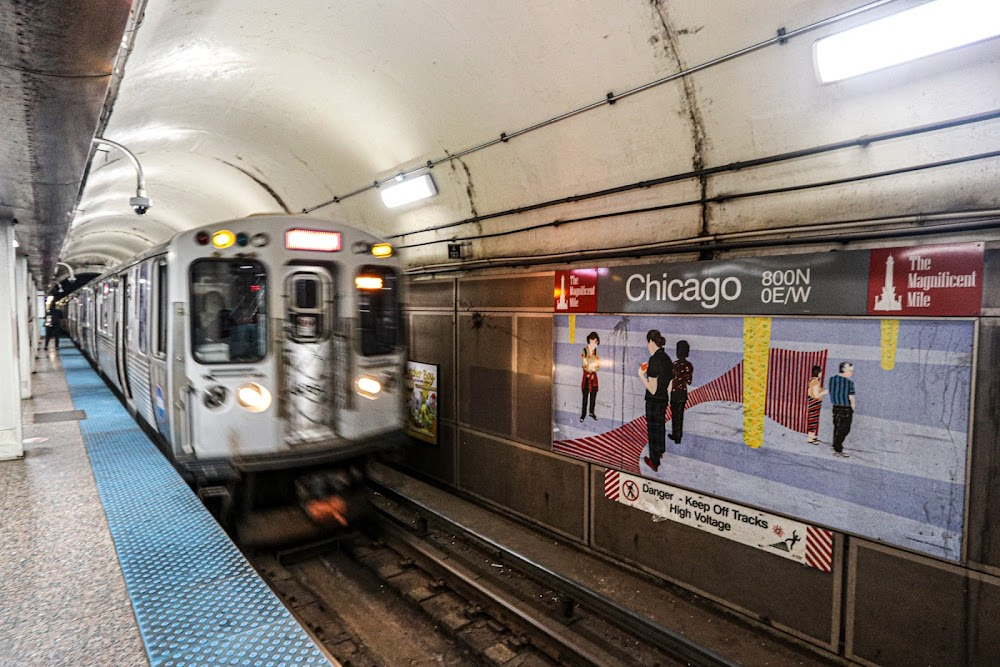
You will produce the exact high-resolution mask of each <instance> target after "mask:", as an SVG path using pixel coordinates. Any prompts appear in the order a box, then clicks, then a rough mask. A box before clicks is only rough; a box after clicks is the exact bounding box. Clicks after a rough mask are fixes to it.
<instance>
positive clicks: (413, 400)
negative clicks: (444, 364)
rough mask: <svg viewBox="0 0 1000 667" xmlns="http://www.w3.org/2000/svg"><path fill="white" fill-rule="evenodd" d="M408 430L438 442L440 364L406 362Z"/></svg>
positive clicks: (425, 440)
mask: <svg viewBox="0 0 1000 667" xmlns="http://www.w3.org/2000/svg"><path fill="white" fill-rule="evenodd" d="M406 387H407V396H408V397H409V398H408V399H407V420H406V431H407V433H409V434H410V435H411V436H413V437H414V438H417V439H419V440H423V441H424V442H429V443H430V444H432V445H436V444H438V428H437V427H438V366H437V364H424V363H421V362H419V361H408V362H406Z"/></svg>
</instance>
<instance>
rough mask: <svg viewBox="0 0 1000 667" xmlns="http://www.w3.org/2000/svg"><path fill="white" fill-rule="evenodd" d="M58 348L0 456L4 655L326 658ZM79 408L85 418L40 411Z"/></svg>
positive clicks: (316, 666)
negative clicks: (11, 443) (10, 456)
mask: <svg viewBox="0 0 1000 667" xmlns="http://www.w3.org/2000/svg"><path fill="white" fill-rule="evenodd" d="M61 353H62V354H61V356H60V355H59V353H54V352H53V353H44V355H45V356H44V358H42V359H39V362H40V363H39V366H38V373H37V375H35V376H34V380H33V382H34V387H33V389H34V394H35V397H34V398H33V399H31V400H29V401H24V402H23V406H24V415H23V419H22V421H23V423H24V427H25V430H24V437H25V439H26V441H27V442H26V443H25V457H24V459H22V460H18V461H3V462H0V545H2V551H0V666H2V667H6V666H7V665H18V666H20V665H73V666H90V665H116V666H117V665H151V667H191V666H193V665H247V666H257V665H260V666H261V667H279V666H285V665H287V666H289V667H291V666H292V665H305V666H310V667H320V666H321V665H330V662H328V660H327V658H326V656H325V655H324V653H323V652H322V650H321V649H319V648H318V647H317V646H316V645H315V644H313V642H312V641H311V640H310V639H309V637H308V636H307V635H306V633H305V631H304V630H303V629H302V628H301V627H300V626H299V625H298V624H297V623H296V622H295V620H294V618H292V616H291V614H290V613H289V612H288V611H287V609H285V608H284V606H283V605H282V604H281V602H280V601H279V600H278V599H277V597H275V595H274V594H273V593H272V592H271V591H270V589H268V587H267V585H266V584H264V583H263V581H261V580H260V578H259V577H258V576H257V574H256V573H255V572H254V571H253V569H252V568H251V567H250V565H249V564H248V563H247V562H246V559H245V558H243V556H242V554H240V553H239V551H238V550H237V549H236V547H235V546H234V545H233V544H232V542H230V541H229V539H228V537H227V536H226V535H225V533H224V532H223V531H222V529H221V528H220V527H219V526H218V524H216V523H215V521H214V520H213V519H212V518H211V516H210V515H209V514H208V512H207V511H206V510H205V508H204V507H202V506H201V504H200V503H199V502H198V501H197V499H196V497H195V495H194V493H193V492H192V491H191V490H190V489H189V488H188V487H187V485H186V484H184V482H183V480H181V478H180V476H179V475H178V474H177V473H176V471H174V469H173V468H172V466H171V465H170V464H169V462H167V461H166V459H164V458H163V456H162V455H161V454H160V452H159V451H158V450H157V449H156V447H155V446H154V445H153V443H151V442H150V441H149V439H148V438H147V437H146V435H145V434H144V433H143V432H142V430H141V429H139V428H138V426H137V425H136V423H135V422H134V421H133V420H132V418H131V417H130V416H129V415H128V413H127V411H125V409H124V408H123V407H122V405H121V404H120V402H118V400H117V399H116V398H115V397H114V395H113V394H112V393H111V392H110V390H109V389H108V388H107V387H106V386H105V385H104V384H103V382H102V381H101V380H100V378H99V377H98V376H97V375H96V374H95V373H94V372H93V370H92V369H91V368H90V366H89V365H88V364H87V362H86V360H85V359H84V358H83V356H82V355H81V354H80V353H79V352H78V351H77V350H76V349H74V348H68V349H67V348H66V347H64V348H63V349H62V350H61ZM71 397H72V398H71ZM74 409H76V410H82V411H84V412H85V413H86V419H85V420H83V421H47V422H46V423H42V424H39V423H37V422H38V421H39V420H38V419H37V417H39V416H40V415H42V414H43V413H53V412H66V413H67V414H61V415H53V414H48V417H49V418H50V419H60V418H70V419H71V418H72V417H73V416H74V415H73V414H72V413H70V411H72V410H74ZM76 416H77V417H78V416H80V415H79V413H77V415H76ZM32 439H44V441H42V442H31V440H32ZM102 503H103V504H102Z"/></svg>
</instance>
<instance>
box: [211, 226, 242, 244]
mask: <svg viewBox="0 0 1000 667" xmlns="http://www.w3.org/2000/svg"><path fill="white" fill-rule="evenodd" d="M234 243H236V235H235V234H233V233H232V232H231V231H229V230H228V229H223V230H220V231H218V232H215V233H214V234H212V245H214V246H215V247H216V248H228V247H229V246H231V245H233V244H234Z"/></svg>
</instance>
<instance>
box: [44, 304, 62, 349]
mask: <svg viewBox="0 0 1000 667" xmlns="http://www.w3.org/2000/svg"><path fill="white" fill-rule="evenodd" d="M61 328H62V311H61V310H59V308H58V307H57V306H55V305H53V306H52V307H51V308H49V315H48V317H46V318H45V349H46V350H47V349H49V341H50V340H53V339H55V342H56V345H55V349H57V350H58V349H59V329H61Z"/></svg>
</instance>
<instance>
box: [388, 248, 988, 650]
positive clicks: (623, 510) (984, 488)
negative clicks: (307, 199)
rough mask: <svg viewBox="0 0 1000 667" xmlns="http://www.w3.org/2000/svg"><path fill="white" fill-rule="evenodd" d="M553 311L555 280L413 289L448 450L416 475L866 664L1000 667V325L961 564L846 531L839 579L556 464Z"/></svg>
mask: <svg viewBox="0 0 1000 667" xmlns="http://www.w3.org/2000/svg"><path fill="white" fill-rule="evenodd" d="M998 260H1000V258H998V257H997V256H996V254H995V251H993V250H990V251H988V253H987V276H986V280H987V282H986V285H985V290H984V291H985V293H986V295H987V296H986V297H985V299H984V305H985V307H986V308H987V310H986V311H985V312H986V313H987V314H989V315H1000V289H997V287H998V285H997V283H998V282H1000V281H998V280H996V279H995V278H994V279H991V276H993V277H997V276H1000V261H998ZM991 267H993V270H991ZM993 301H997V303H993ZM551 304H552V277H551V274H535V275H527V276H524V275H509V276H503V277H500V278H493V277H491V278H482V277H476V278H472V277H462V278H449V279H443V280H441V279H439V280H433V281H414V282H412V283H411V285H410V290H409V295H408V313H409V324H410V328H409V334H410V351H411V352H410V356H411V358H412V359H413V360H415V361H422V362H428V363H437V364H440V365H441V379H440V380H439V382H440V385H439V386H440V396H441V413H440V421H441V427H440V432H441V443H440V445H438V446H436V447H435V446H431V445H427V444H425V443H420V442H416V441H414V443H413V444H412V446H411V447H410V448H409V449H408V451H407V453H406V461H407V464H408V465H409V466H411V467H412V468H413V469H414V470H415V471H418V472H420V473H422V474H424V475H427V476H430V477H433V478H436V479H438V480H440V481H441V482H443V483H445V484H446V485H450V486H452V487H454V488H456V489H460V490H461V491H462V492H464V493H467V494H471V495H473V496H476V497H479V498H482V499H483V500H486V501H487V502H489V503H492V504H494V505H496V506H498V507H501V508H503V509H504V510H506V511H510V512H513V513H515V514H517V515H520V516H522V517H524V518H526V519H528V520H530V521H532V522H534V523H536V524H538V525H539V526H541V527H543V528H546V529H548V530H552V531H553V532H555V533H558V534H559V535H561V536H563V537H565V538H569V539H572V540H575V541H578V542H580V543H581V544H584V545H586V546H588V547H590V548H593V549H595V550H597V551H599V552H602V553H604V554H606V555H607V556H609V557H611V558H613V559H616V560H619V561H621V562H624V563H627V564H628V565H630V566H632V567H636V568H639V569H642V570H644V571H646V572H648V573H651V574H653V575H656V576H660V577H662V578H663V579H665V580H669V581H671V582H674V583H677V584H679V585H681V586H684V587H686V588H688V589H690V590H693V591H695V592H697V593H699V594H702V595H704V596H706V597H709V598H711V599H714V600H716V601H718V602H719V603H721V604H723V605H726V606H727V607H730V608H733V609H736V610H738V611H741V612H743V613H745V614H746V615H747V616H749V617H751V618H753V619H755V620H757V621H759V622H761V623H763V624H766V625H769V626H772V627H774V628H776V629H778V630H780V631H782V632H786V633H788V634H790V635H793V636H795V637H797V638H799V639H803V640H805V641H808V642H810V643H813V644H815V645H818V646H821V647H824V648H826V649H828V650H830V651H833V652H836V653H839V654H840V655H843V656H845V657H848V658H851V659H853V660H856V661H859V662H862V663H870V664H885V665H913V664H1000V637H998V633H997V632H996V631H995V620H994V619H996V618H997V617H998V614H1000V453H998V450H997V442H996V440H997V436H996V434H997V433H1000V416H998V415H1000V377H998V376H997V374H996V373H995V372H994V371H995V369H996V368H998V367H1000V317H992V316H991V317H983V318H981V319H980V322H979V332H978V352H977V355H978V356H977V364H976V376H975V388H974V406H975V414H974V419H973V436H972V440H973V442H972V449H971V453H970V464H969V470H970V477H969V498H968V503H967V506H968V513H967V517H966V522H965V523H966V531H967V537H966V542H965V551H964V558H963V561H962V562H961V563H959V564H957V565H956V564H953V563H949V562H945V561H940V560H936V559H934V558H929V557H925V556H920V555H916V554H912V553H909V552H907V551H904V550H901V549H897V548H894V547H888V546H885V545H882V544H877V543H874V542H871V541H868V540H864V539H861V538H858V537H854V536H850V535H845V534H841V533H835V534H834V570H833V572H832V573H829V574H828V573H823V572H820V571H818V570H815V569H811V568H807V567H803V566H801V565H799V564H797V563H795V562H792V561H788V560H785V559H781V558H776V557H774V556H772V555H770V554H767V553H765V552H762V551H759V550H757V549H753V548H751V547H748V546H744V545H742V544H739V543H736V542H732V541H729V540H726V539H723V538H719V537H716V536H715V535H713V534H710V533H706V532H704V531H700V530H697V529H693V528H690V527H687V526H684V525H681V524H677V523H674V522H670V521H664V522H660V523H653V522H651V521H650V519H649V516H648V515H647V514H645V513H642V512H638V511H636V510H634V509H631V508H628V507H625V506H624V505H621V504H619V503H615V502H610V501H605V499H604V493H603V482H604V476H603V475H604V468H602V467H601V466H599V465H596V464H589V463H583V462H580V461H577V460H575V459H570V458H566V457H563V456H560V455H557V454H553V453H552V452H551V451H550V449H551V445H550V441H551V433H550V431H551V420H552V398H551V397H552V387H551V369H552V337H553V327H552V316H551V308H552V305H551ZM994 309H996V312H993V311H994Z"/></svg>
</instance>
